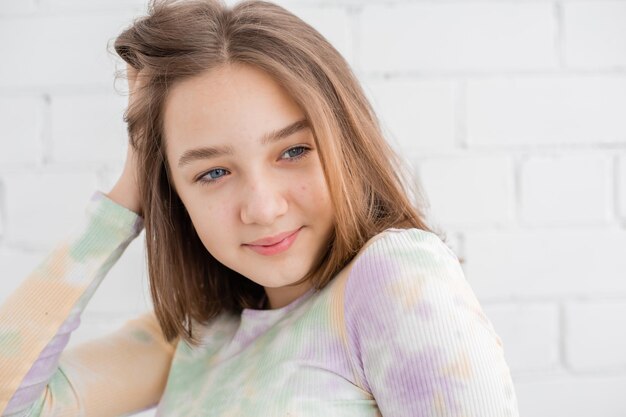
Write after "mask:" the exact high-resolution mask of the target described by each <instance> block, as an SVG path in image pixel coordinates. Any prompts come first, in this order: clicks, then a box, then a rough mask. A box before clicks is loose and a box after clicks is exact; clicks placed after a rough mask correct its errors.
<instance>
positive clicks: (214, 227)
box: [164, 65, 334, 309]
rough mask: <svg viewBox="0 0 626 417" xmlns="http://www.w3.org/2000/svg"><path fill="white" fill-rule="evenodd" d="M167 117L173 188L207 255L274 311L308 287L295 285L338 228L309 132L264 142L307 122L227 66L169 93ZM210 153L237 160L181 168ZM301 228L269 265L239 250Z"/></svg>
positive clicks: (243, 68)
mask: <svg viewBox="0 0 626 417" xmlns="http://www.w3.org/2000/svg"><path fill="white" fill-rule="evenodd" d="M164 110H165V113H164V129H165V138H166V150H167V159H168V163H169V166H170V168H171V171H172V178H171V179H170V180H171V181H172V183H173V185H174V187H175V189H176V191H177V192H178V195H179V196H180V198H181V200H182V201H183V203H184V205H185V207H186V209H187V211H188V212H189V215H190V217H191V219H192V222H193V225H194V227H195V229H196V231H197V232H198V235H199V236H200V239H201V240H202V242H203V244H204V246H205V247H206V249H207V250H208V251H209V252H210V253H211V254H212V255H213V256H214V257H215V258H216V259H217V260H218V261H220V262H221V263H222V264H224V265H225V266H227V267H228V268H230V269H232V270H234V271H237V272H239V273H240V274H242V275H243V276H245V277H247V278H249V279H250V280H252V281H254V282H256V283H258V284H260V285H262V286H263V287H264V288H265V291H266V293H267V296H268V300H269V307H270V308H272V309H274V308H281V307H283V306H285V305H287V304H289V303H290V302H292V301H293V300H295V299H296V298H298V297H299V296H300V295H302V294H304V293H305V292H306V291H307V290H309V289H310V288H311V285H310V283H309V282H304V283H301V284H298V285H297V286H292V285H291V284H293V283H295V282H297V281H298V280H300V279H301V278H302V277H303V276H304V275H305V274H306V273H307V272H309V271H310V270H311V269H312V267H313V266H314V265H315V263H316V262H317V261H318V259H319V258H320V257H321V256H322V255H323V253H324V252H325V249H326V247H327V245H328V242H329V240H330V237H331V234H332V230H333V222H334V216H333V209H332V204H331V200H330V195H329V191H328V187H327V184H326V181H325V179H324V173H323V169H322V166H321V163H320V160H319V156H318V152H317V148H316V145H315V141H314V137H313V133H312V131H311V129H310V128H308V127H307V128H304V129H302V130H299V131H297V132H296V133H293V134H292V135H290V136H287V137H286V138H283V139H281V140H278V141H274V142H270V143H267V144H262V143H261V137H262V136H263V135H265V134H266V133H268V132H271V131H275V130H279V129H282V128H284V127H286V126H288V125H290V124H292V123H294V122H296V121H298V120H303V119H305V116H304V113H303V111H302V109H301V108H300V107H299V106H298V105H297V104H296V103H295V102H294V101H293V99H292V98H291V97H290V96H289V94H288V93H287V92H286V91H285V90H284V89H283V88H282V87H281V86H280V85H279V84H277V83H276V82H275V81H274V80H273V78H271V77H270V76H269V75H268V74H266V73H265V72H263V71H261V70H259V69H257V68H255V67H252V66H247V65H226V66H222V67H219V68H217V69H214V70H211V71H208V72H206V73H204V74H201V75H200V76H196V77H193V78H190V79H187V80H184V81H182V82H180V83H178V84H176V85H175V86H173V87H172V88H171V89H170V91H169V94H168V97H167V101H166V103H165V109H164ZM206 146H210V147H219V146H230V147H232V150H233V153H232V154H230V155H221V156H217V157H213V158H210V159H200V160H194V161H192V162H190V163H189V164H187V165H184V166H182V167H179V159H180V157H181V156H182V155H183V154H184V153H185V152H186V151H187V150H189V149H195V148H200V147H206ZM301 147H303V148H301ZM198 179H204V180H211V179H215V180H216V181H215V182H212V183H202V182H199V181H198ZM300 227H302V229H301V230H300V231H299V234H298V237H297V238H296V240H295V241H294V242H293V244H292V245H291V247H290V248H289V249H288V250H286V251H284V252H281V253H278V254H274V255H270V256H266V255H261V254H259V253H256V252H255V251H253V250H251V249H250V248H249V247H247V246H244V244H246V243H250V242H252V241H255V240H258V239H261V238H265V237H270V236H274V235H277V234H279V233H283V232H287V231H292V230H295V229H298V228H300Z"/></svg>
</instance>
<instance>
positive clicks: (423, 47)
mask: <svg viewBox="0 0 626 417" xmlns="http://www.w3.org/2000/svg"><path fill="white" fill-rule="evenodd" d="M359 28H360V29H359V35H358V36H359V39H360V55H359V59H360V65H361V69H363V70H365V71H410V70H425V71H441V70H445V71H466V70H483V69H485V70H486V69H489V70H507V69H513V70H526V69H549V68H556V66H557V60H556V49H555V43H554V32H555V22H554V18H553V11H552V5H550V4H549V3H528V2H525V3H523V4H515V3H508V4H505V3H493V2H482V3H463V2H455V3H446V4H434V3H422V4H396V5H389V6H383V5H380V6H379V5H366V6H365V7H364V9H363V12H362V14H361V16H360V25H359Z"/></svg>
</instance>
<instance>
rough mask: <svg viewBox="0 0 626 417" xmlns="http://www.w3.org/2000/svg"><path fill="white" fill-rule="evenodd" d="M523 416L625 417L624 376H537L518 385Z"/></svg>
mask: <svg viewBox="0 0 626 417" xmlns="http://www.w3.org/2000/svg"><path fill="white" fill-rule="evenodd" d="M515 387H516V392H517V396H518V399H519V411H520V415H521V416H532V417H554V416H567V417H589V416H603V417H622V416H623V415H625V414H626V401H624V400H623V396H624V391H625V390H626V377H624V376H602V375H600V376H570V375H563V376H554V377H546V376H537V377H534V378H533V379H532V380H530V379H525V380H523V381H515Z"/></svg>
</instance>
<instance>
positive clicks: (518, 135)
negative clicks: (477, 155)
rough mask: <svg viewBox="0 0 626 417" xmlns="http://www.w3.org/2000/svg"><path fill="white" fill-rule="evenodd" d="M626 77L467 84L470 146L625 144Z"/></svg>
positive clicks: (564, 77)
mask: <svg viewBox="0 0 626 417" xmlns="http://www.w3.org/2000/svg"><path fill="white" fill-rule="evenodd" d="M624 113H626V77H624V76H608V75H607V76H593V75H590V76H585V77H578V76H567V75H559V76H558V77H542V76H529V77H524V78H523V79H522V78H514V79H509V78H492V79H484V80H469V81H468V83H467V141H468V144H469V147H470V148H472V147H485V146H498V147H510V146H528V145H532V146H537V145H563V144H584V145H597V144H605V143H608V144H611V143H622V144H624V143H626V118H624Z"/></svg>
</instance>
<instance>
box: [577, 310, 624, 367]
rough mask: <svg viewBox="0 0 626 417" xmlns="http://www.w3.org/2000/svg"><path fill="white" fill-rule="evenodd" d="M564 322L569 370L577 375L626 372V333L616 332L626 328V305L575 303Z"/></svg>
mask: <svg viewBox="0 0 626 417" xmlns="http://www.w3.org/2000/svg"><path fill="white" fill-rule="evenodd" d="M565 318H566V321H565V323H566V331H565V346H566V358H567V364H568V367H569V368H571V369H573V370H576V371H612V370H614V369H625V368H626V357H624V351H626V333H624V332H622V331H616V329H624V328H626V303H625V302H623V301H622V302H620V301H604V300H602V301H596V302H573V303H570V304H568V305H567V306H566V309H565ZM591 341H593V343H592V342H591Z"/></svg>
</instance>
